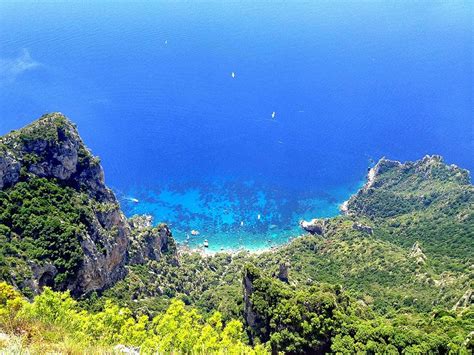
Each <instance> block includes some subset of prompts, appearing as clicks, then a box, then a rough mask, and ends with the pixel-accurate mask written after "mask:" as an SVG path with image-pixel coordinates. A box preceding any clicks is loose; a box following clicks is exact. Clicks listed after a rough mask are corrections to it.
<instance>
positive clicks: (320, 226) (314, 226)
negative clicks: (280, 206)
mask: <svg viewBox="0 0 474 355" xmlns="http://www.w3.org/2000/svg"><path fill="white" fill-rule="evenodd" d="M300 227H301V228H303V229H304V230H305V231H307V232H308V233H311V234H317V235H323V234H324V227H325V221H324V220H321V219H317V218H315V219H312V220H311V221H309V222H308V221H304V220H302V221H300Z"/></svg>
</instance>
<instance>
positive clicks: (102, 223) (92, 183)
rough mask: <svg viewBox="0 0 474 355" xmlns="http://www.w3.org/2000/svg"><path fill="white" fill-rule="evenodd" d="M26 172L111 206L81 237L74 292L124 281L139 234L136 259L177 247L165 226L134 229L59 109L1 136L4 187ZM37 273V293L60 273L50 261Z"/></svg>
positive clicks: (97, 213) (0, 170)
mask: <svg viewBox="0 0 474 355" xmlns="http://www.w3.org/2000/svg"><path fill="white" fill-rule="evenodd" d="M21 174H27V175H24V178H28V176H29V177H34V176H37V177H43V178H47V179H58V180H60V181H61V182H62V183H64V184H65V185H68V186H70V187H72V188H75V189H76V190H80V191H81V192H85V193H87V194H88V195H89V196H90V198H91V200H93V203H96V204H100V205H101V206H107V208H98V209H96V211H95V214H94V215H93V216H90V217H91V218H90V222H89V225H88V226H87V233H85V234H84V235H82V236H81V247H82V251H83V255H84V258H83V263H82V265H81V267H80V269H79V270H78V272H77V275H76V276H75V277H74V278H73V279H72V280H69V281H67V284H65V285H64V287H65V288H67V289H70V290H71V291H72V293H73V294H74V295H82V294H86V293H89V292H92V291H96V290H97V291H98V290H102V289H104V288H107V287H109V286H112V285H113V284H114V283H115V282H117V281H118V280H120V279H122V278H123V277H124V276H125V275H126V268H125V265H126V262H127V261H128V257H129V249H130V246H131V241H133V238H134V237H136V236H138V235H139V236H140V238H141V240H140V242H138V251H137V253H138V254H139V256H137V258H138V259H137V260H134V261H135V262H140V263H141V262H144V261H145V260H147V259H155V260H157V259H159V257H160V255H161V253H163V252H165V251H167V250H169V248H170V245H174V242H173V241H172V236H171V232H170V231H169V229H168V228H167V227H166V226H164V225H163V226H160V227H158V228H157V229H153V228H149V227H151V225H150V224H148V225H146V226H137V225H135V224H134V223H135V222H133V223H132V227H133V228H134V229H137V228H138V229H139V230H140V231H139V232H136V231H135V232H133V233H132V227H131V225H130V224H129V222H128V221H127V219H126V217H125V216H124V214H123V213H122V211H121V210H120V208H119V204H118V201H117V199H116V197H115V195H114V193H113V192H112V191H111V190H110V189H109V188H107V186H106V185H105V179H104V172H103V169H102V167H101V166H100V164H99V160H98V159H97V158H96V157H94V156H93V155H92V154H91V153H90V151H89V150H88V148H87V147H86V146H85V144H84V143H83V141H82V139H81V138H80V136H79V133H78V131H77V129H76V126H75V125H74V124H73V123H72V122H70V121H69V120H68V119H67V118H66V117H65V116H63V115H62V114H60V113H52V114H48V115H45V116H43V117H41V118H40V119H39V120H37V121H35V122H34V123H32V124H30V125H28V126H26V127H25V128H23V129H21V130H19V131H13V132H11V133H10V134H8V135H6V136H4V137H1V138H0V189H5V188H8V187H11V186H13V185H14V184H16V183H17V182H18V181H19V179H20V175H21ZM145 220H146V217H145ZM142 227H146V228H142ZM138 254H137V255H138ZM32 271H33V272H32V274H33V278H34V279H33V280H31V282H29V284H30V285H33V288H34V289H35V290H36V291H39V290H40V289H41V288H42V287H43V286H45V285H49V284H50V282H51V280H50V278H52V277H54V275H55V273H56V272H57V271H54V270H53V269H51V265H50V266H41V267H40V266H32Z"/></svg>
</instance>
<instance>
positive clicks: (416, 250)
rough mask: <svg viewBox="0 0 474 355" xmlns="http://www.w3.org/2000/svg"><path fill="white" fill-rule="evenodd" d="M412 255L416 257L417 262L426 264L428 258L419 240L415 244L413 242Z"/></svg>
mask: <svg viewBox="0 0 474 355" xmlns="http://www.w3.org/2000/svg"><path fill="white" fill-rule="evenodd" d="M410 257H411V258H413V259H415V261H416V263H417V264H424V263H425V262H426V260H427V259H428V258H427V257H426V255H425V253H423V250H421V247H420V244H419V243H418V242H415V244H413V246H412V247H411V250H410Z"/></svg>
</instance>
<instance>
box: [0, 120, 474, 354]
mask: <svg viewBox="0 0 474 355" xmlns="http://www.w3.org/2000/svg"><path fill="white" fill-rule="evenodd" d="M0 189H1V191H0V242H1V243H0V280H1V281H4V282H2V283H0V349H2V348H3V350H0V351H4V352H6V353H21V352H22V351H23V350H21V349H25V348H26V349H29V351H31V352H32V353H41V354H42V353H46V352H64V353H114V352H115V353H121V352H127V351H128V352H129V353H130V352H132V353H133V352H142V353H170V352H177V353H197V354H201V353H202V354H207V353H235V354H242V353H246V354H247V353H248V354H252V353H257V354H259V353H269V352H273V353H278V352H283V353H357V352H360V353H419V354H425V353H465V354H468V353H472V351H473V350H474V339H473V334H474V305H473V303H474V294H473V288H474V285H473V284H474V260H473V258H474V187H473V185H472V184H471V181H470V176H469V172H467V171H466V170H463V169H461V168H459V167H456V166H453V165H446V164H445V163H444V162H443V160H442V158H441V157H439V156H427V157H425V158H423V159H422V160H419V161H416V162H408V163H400V162H396V161H390V160H387V159H382V160H380V161H379V162H378V163H377V164H376V165H375V166H374V167H373V168H372V169H371V170H370V171H369V174H368V178H367V183H366V184H365V185H364V186H363V187H362V188H361V190H360V191H359V192H358V193H357V194H355V195H354V196H352V197H351V198H350V200H349V201H348V202H347V203H345V204H344V206H343V211H344V213H343V214H341V216H339V217H335V218H330V219H325V220H313V221H311V222H309V223H307V224H302V225H303V226H308V225H309V226H310V227H306V230H307V231H309V232H308V233H307V234H306V235H304V236H301V237H298V238H295V239H293V240H292V241H291V242H290V243H288V244H286V245H283V246H280V247H278V248H276V249H274V250H269V251H266V252H263V253H259V254H253V253H249V252H245V251H241V252H238V253H237V252H235V253H226V252H223V253H218V254H215V255H207V256H203V255H202V254H200V253H196V252H191V251H188V250H186V249H183V248H181V247H180V246H179V245H177V244H176V243H175V241H174V240H173V238H172V230H170V229H169V228H168V227H167V226H166V225H164V224H159V225H157V226H156V227H154V226H153V225H152V222H151V220H150V219H149V218H148V217H144V216H136V217H134V218H132V219H127V218H126V217H125V216H124V215H123V213H122V212H121V211H120V207H119V205H118V203H117V200H116V198H115V196H114V194H113V192H112V191H111V190H109V189H108V188H107V187H106V185H105V183H104V178H103V172H102V168H101V167H100V163H99V161H98V159H97V158H95V157H93V156H92V154H91V153H90V152H89V150H88V149H87V148H86V147H85V145H84V144H83V142H82V140H81V139H80V137H79V135H78V133H77V129H76V127H75V126H74V125H73V124H72V123H71V122H70V121H68V120H67V118H65V117H64V116H62V115H60V114H51V115H46V116H44V117H42V118H41V119H40V120H38V121H36V122H35V123H33V124H32V125H30V126H28V127H26V128H24V129H22V130H20V131H16V132H12V133H10V134H9V135H7V136H5V137H3V138H0Z"/></svg>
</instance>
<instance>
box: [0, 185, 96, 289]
mask: <svg viewBox="0 0 474 355" xmlns="http://www.w3.org/2000/svg"><path fill="white" fill-rule="evenodd" d="M92 213H93V210H92V200H91V199H90V198H89V197H88V196H86V195H85V194H81V193H78V192H77V191H75V190H74V189H72V188H70V187H65V186H60V185H59V184H58V183H57V182H56V181H54V180H47V179H44V178H33V179H31V180H28V181H24V182H19V183H17V184H16V185H15V186H14V187H12V188H10V189H7V190H5V191H0V277H1V278H2V279H3V280H7V281H9V282H11V283H13V284H16V285H18V286H19V287H22V286H24V285H23V282H24V280H25V279H26V278H27V277H28V276H29V275H28V271H27V270H28V267H27V262H30V263H31V262H34V263H36V264H37V265H44V264H46V263H50V264H52V265H53V266H54V267H55V268H56V269H57V274H56V275H55V277H54V279H53V280H45V282H46V285H49V286H53V287H56V288H61V285H62V283H63V282H64V281H65V280H66V279H68V278H72V277H74V275H75V273H76V271H77V269H78V267H79V265H80V263H81V262H82V258H83V252H82V249H81V246H80V241H81V236H82V235H83V233H84V231H85V230H86V228H87V225H89V224H90V216H91V215H92ZM25 272H26V274H25ZM25 291H26V292H27V290H25Z"/></svg>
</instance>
